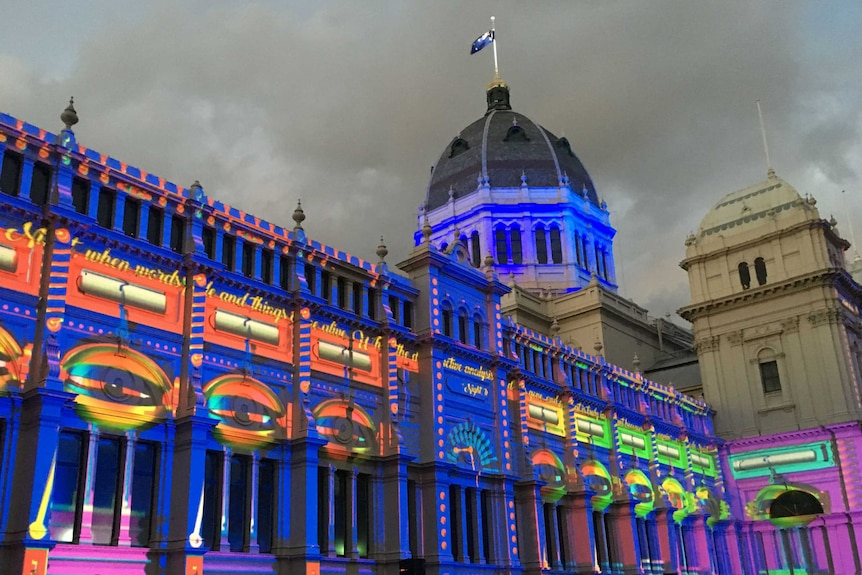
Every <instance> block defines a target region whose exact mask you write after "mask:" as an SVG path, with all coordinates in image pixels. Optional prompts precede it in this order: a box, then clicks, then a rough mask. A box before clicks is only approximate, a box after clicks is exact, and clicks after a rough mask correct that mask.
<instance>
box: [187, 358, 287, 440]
mask: <svg viewBox="0 0 862 575" xmlns="http://www.w3.org/2000/svg"><path fill="white" fill-rule="evenodd" d="M203 392H204V397H205V398H206V406H207V408H208V409H209V412H210V415H212V416H215V417H216V418H218V419H219V423H218V425H216V427H215V429H214V430H213V435H214V436H215V438H216V439H217V440H218V441H220V442H221V443H223V444H225V445H230V446H232V447H241V448H245V449H258V448H260V447H261V446H263V445H265V444H267V443H269V442H271V441H273V440H274V439H281V438H283V437H284V436H285V430H286V426H287V416H286V410H285V408H284V405H283V404H282V402H281V400H280V399H279V398H278V396H277V395H276V394H275V393H274V392H273V391H272V390H271V389H270V388H269V386H267V385H266V384H264V383H261V382H260V381H258V380H256V379H254V378H253V377H249V376H247V375H245V374H242V373H228V374H225V375H221V376H219V377H216V378H215V379H213V380H211V381H210V382H209V383H207V384H206V385H205V386H204V387H203Z"/></svg>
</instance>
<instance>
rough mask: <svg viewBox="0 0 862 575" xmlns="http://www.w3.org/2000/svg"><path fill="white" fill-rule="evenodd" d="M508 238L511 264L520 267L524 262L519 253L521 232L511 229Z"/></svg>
mask: <svg viewBox="0 0 862 575" xmlns="http://www.w3.org/2000/svg"><path fill="white" fill-rule="evenodd" d="M510 237H511V242H512V263H513V264H515V265H521V264H522V263H523V261H524V258H523V254H522V253H521V230H520V229H518V228H512V231H511V233H510Z"/></svg>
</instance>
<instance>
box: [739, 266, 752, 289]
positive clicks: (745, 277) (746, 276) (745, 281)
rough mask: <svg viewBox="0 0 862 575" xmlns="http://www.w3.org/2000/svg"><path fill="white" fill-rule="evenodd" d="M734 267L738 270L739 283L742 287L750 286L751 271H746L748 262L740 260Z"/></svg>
mask: <svg viewBox="0 0 862 575" xmlns="http://www.w3.org/2000/svg"><path fill="white" fill-rule="evenodd" d="M736 269H737V270H738V271H739V283H740V284H741V285H742V289H748V288H750V287H751V273H750V272H749V271H748V263H746V262H741V263H740V264H739V265H738V266H736Z"/></svg>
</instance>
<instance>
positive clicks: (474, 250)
mask: <svg viewBox="0 0 862 575" xmlns="http://www.w3.org/2000/svg"><path fill="white" fill-rule="evenodd" d="M470 255H471V256H472V259H473V267H474V268H478V267H481V265H482V248H481V247H480V244H479V232H473V235H472V236H470Z"/></svg>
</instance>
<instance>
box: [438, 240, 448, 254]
mask: <svg viewBox="0 0 862 575" xmlns="http://www.w3.org/2000/svg"><path fill="white" fill-rule="evenodd" d="M448 247H449V244H448V243H447V242H443V243H442V244H440V251H441V252H445V251H446V248H448Z"/></svg>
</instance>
